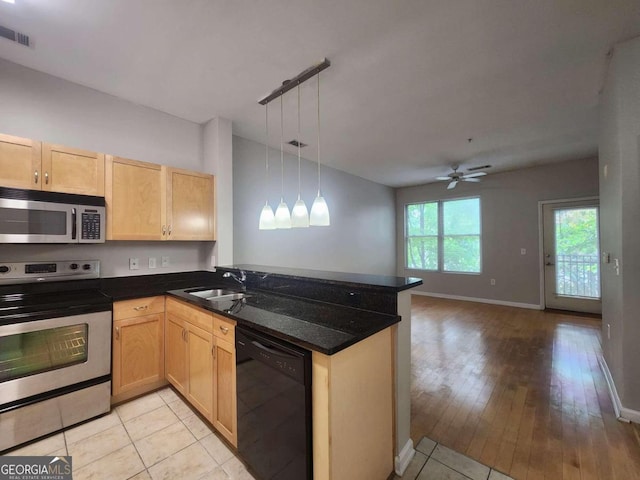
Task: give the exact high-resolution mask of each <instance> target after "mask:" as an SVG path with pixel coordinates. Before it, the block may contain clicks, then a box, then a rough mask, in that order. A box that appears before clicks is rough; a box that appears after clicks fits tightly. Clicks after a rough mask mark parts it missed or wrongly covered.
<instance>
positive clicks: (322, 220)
mask: <svg viewBox="0 0 640 480" xmlns="http://www.w3.org/2000/svg"><path fill="white" fill-rule="evenodd" d="M317 76H318V196H317V197H316V199H315V200H314V201H313V205H312V206H311V215H310V218H309V224H310V225H313V226H315V227H326V226H328V225H330V223H331V221H330V218H329V207H328V206H327V202H326V201H325V199H324V197H323V196H322V192H321V190H320V72H318V74H317Z"/></svg>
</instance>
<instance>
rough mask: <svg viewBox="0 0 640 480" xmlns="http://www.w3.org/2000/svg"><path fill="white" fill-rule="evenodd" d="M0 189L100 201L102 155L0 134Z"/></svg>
mask: <svg viewBox="0 0 640 480" xmlns="http://www.w3.org/2000/svg"><path fill="white" fill-rule="evenodd" d="M0 185H2V186H4V187H14V188H26V189H30V190H46V191H51V192H63V193H77V194H82V195H93V196H98V197H103V196H104V155H103V154H102V153H96V152H90V151H87V150H80V149H77V148H70V147H64V146H62V145H52V144H49V143H45V144H42V143H41V142H39V141H36V140H30V139H28V138H20V137H13V136H10V135H2V134H0Z"/></svg>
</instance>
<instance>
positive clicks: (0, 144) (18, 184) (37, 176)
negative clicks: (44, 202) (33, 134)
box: [0, 134, 42, 190]
mask: <svg viewBox="0 0 640 480" xmlns="http://www.w3.org/2000/svg"><path fill="white" fill-rule="evenodd" d="M41 154H42V144H41V143H40V142H38V141H36V140H29V139H28V138H20V137H12V136H11V135H2V134H0V186H3V187H13V188H27V189H31V190H40V185H41V183H42V182H41V180H42V172H41V169H40V159H41Z"/></svg>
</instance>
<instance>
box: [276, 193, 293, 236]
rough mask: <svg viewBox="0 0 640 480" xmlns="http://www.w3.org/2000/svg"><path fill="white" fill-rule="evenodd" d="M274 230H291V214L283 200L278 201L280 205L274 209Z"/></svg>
mask: <svg viewBox="0 0 640 480" xmlns="http://www.w3.org/2000/svg"><path fill="white" fill-rule="evenodd" d="M275 217H276V228H283V229H287V228H291V214H290V213H289V207H288V206H287V204H286V203H285V201H284V199H280V204H279V205H278V208H276V215H275Z"/></svg>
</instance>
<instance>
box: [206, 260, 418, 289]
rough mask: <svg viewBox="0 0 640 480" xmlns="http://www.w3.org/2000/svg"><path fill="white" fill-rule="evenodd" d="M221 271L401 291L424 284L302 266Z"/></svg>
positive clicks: (237, 267)
mask: <svg viewBox="0 0 640 480" xmlns="http://www.w3.org/2000/svg"><path fill="white" fill-rule="evenodd" d="M216 270H219V271H232V272H237V271H239V270H243V271H244V272H246V273H252V274H255V275H276V276H280V277H286V278H291V279H295V280H311V281H317V282H322V283H329V284H335V285H342V286H353V287H359V288H362V287H365V288H375V289H384V290H387V291H393V292H401V291H403V290H408V289H410V288H414V287H417V286H418V285H422V279H421V278H416V277H394V276H391V275H371V274H366V273H346V272H329V271H324V270H310V269H301V268H288V267H273V266H266V265H251V264H239V265H224V266H217V267H216Z"/></svg>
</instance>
